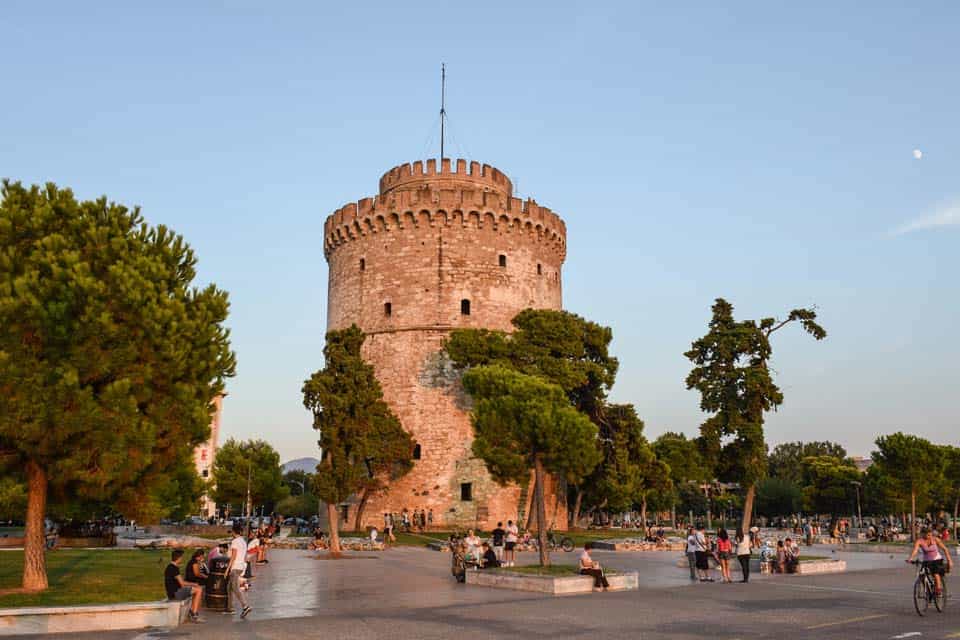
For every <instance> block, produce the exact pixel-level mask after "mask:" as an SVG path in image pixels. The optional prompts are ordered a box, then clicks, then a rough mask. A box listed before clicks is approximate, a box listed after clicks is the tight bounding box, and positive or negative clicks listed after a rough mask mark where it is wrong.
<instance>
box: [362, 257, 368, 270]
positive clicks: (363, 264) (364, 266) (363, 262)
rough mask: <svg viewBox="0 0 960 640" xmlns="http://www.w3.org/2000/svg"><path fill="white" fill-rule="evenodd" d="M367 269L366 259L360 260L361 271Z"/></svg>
mask: <svg viewBox="0 0 960 640" xmlns="http://www.w3.org/2000/svg"><path fill="white" fill-rule="evenodd" d="M366 268H367V261H366V259H364V258H360V271H364V270H366Z"/></svg>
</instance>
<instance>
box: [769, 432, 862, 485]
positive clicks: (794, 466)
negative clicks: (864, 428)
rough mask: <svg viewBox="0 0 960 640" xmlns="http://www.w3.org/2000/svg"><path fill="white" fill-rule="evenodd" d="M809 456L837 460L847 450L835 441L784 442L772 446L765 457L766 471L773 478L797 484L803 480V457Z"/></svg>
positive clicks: (845, 453)
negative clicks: (771, 449) (828, 457)
mask: <svg viewBox="0 0 960 640" xmlns="http://www.w3.org/2000/svg"><path fill="white" fill-rule="evenodd" d="M811 456H814V457H815V456H830V457H833V458H836V459H838V460H844V459H846V457H847V450H846V449H844V448H843V447H842V446H841V445H839V444H837V443H836V442H829V441H824V442H784V443H783V444H778V445H777V446H776V447H774V449H773V451H771V452H770V455H769V456H768V457H767V470H768V473H769V474H770V475H771V476H772V477H774V478H781V479H783V480H787V481H788V482H793V483H795V484H799V483H800V482H801V481H802V480H803V459H804V458H809V457H811Z"/></svg>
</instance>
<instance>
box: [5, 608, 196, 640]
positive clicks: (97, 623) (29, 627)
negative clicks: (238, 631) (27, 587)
mask: <svg viewBox="0 0 960 640" xmlns="http://www.w3.org/2000/svg"><path fill="white" fill-rule="evenodd" d="M189 611H190V603H189V601H182V602H170V601H168V600H161V601H159V602H128V603H121V604H105V605H84V606H77V607H18V608H15V609H0V636H9V635H30V634H41V633H72V632H75V631H110V630H116V629H143V628H147V627H162V628H170V627H176V626H178V625H179V624H180V623H181V622H183V621H184V620H186V618H187V613H188V612H189Z"/></svg>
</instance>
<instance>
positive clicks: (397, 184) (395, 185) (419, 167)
mask: <svg viewBox="0 0 960 640" xmlns="http://www.w3.org/2000/svg"><path fill="white" fill-rule="evenodd" d="M453 162H454V161H452V160H451V159H450V158H443V159H442V160H441V161H440V169H439V171H438V170H437V161H436V159H434V158H431V159H429V160H427V161H426V164H424V161H422V160H417V161H416V162H409V163H406V164H401V165H397V166H396V167H394V168H392V169H390V170H389V171H387V172H386V173H385V174H383V176H382V177H381V178H380V195H381V196H384V195H387V194H388V193H389V192H391V191H394V190H399V189H404V190H409V189H417V188H420V187H421V186H423V185H430V186H433V187H435V188H440V189H444V188H456V187H459V188H462V189H467V188H470V187H471V186H472V187H473V188H475V189H479V190H483V189H487V190H491V191H496V192H497V193H500V194H502V195H504V196H506V197H508V198H509V197H511V196H512V195H513V183H512V182H510V178H508V177H507V176H506V174H504V173H503V172H502V171H500V170H499V169H497V168H496V167H491V166H490V165H488V164H484V165H481V164H480V163H479V162H476V161H470V162H469V163H468V161H467V160H463V159H457V160H456V161H455V163H456V164H453ZM468 166H469V168H468Z"/></svg>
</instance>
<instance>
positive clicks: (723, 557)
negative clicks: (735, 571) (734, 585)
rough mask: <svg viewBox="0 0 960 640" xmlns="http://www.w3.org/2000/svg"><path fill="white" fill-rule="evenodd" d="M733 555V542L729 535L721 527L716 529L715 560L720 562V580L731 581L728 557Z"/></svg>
mask: <svg viewBox="0 0 960 640" xmlns="http://www.w3.org/2000/svg"><path fill="white" fill-rule="evenodd" d="M732 555H733V544H732V543H731V542H730V535H729V534H728V533H727V530H726V529H724V528H723V527H720V528H719V529H717V561H718V562H719V563H720V580H721V581H723V582H728V583H729V582H733V580H731V579H730V557H731V556H732Z"/></svg>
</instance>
